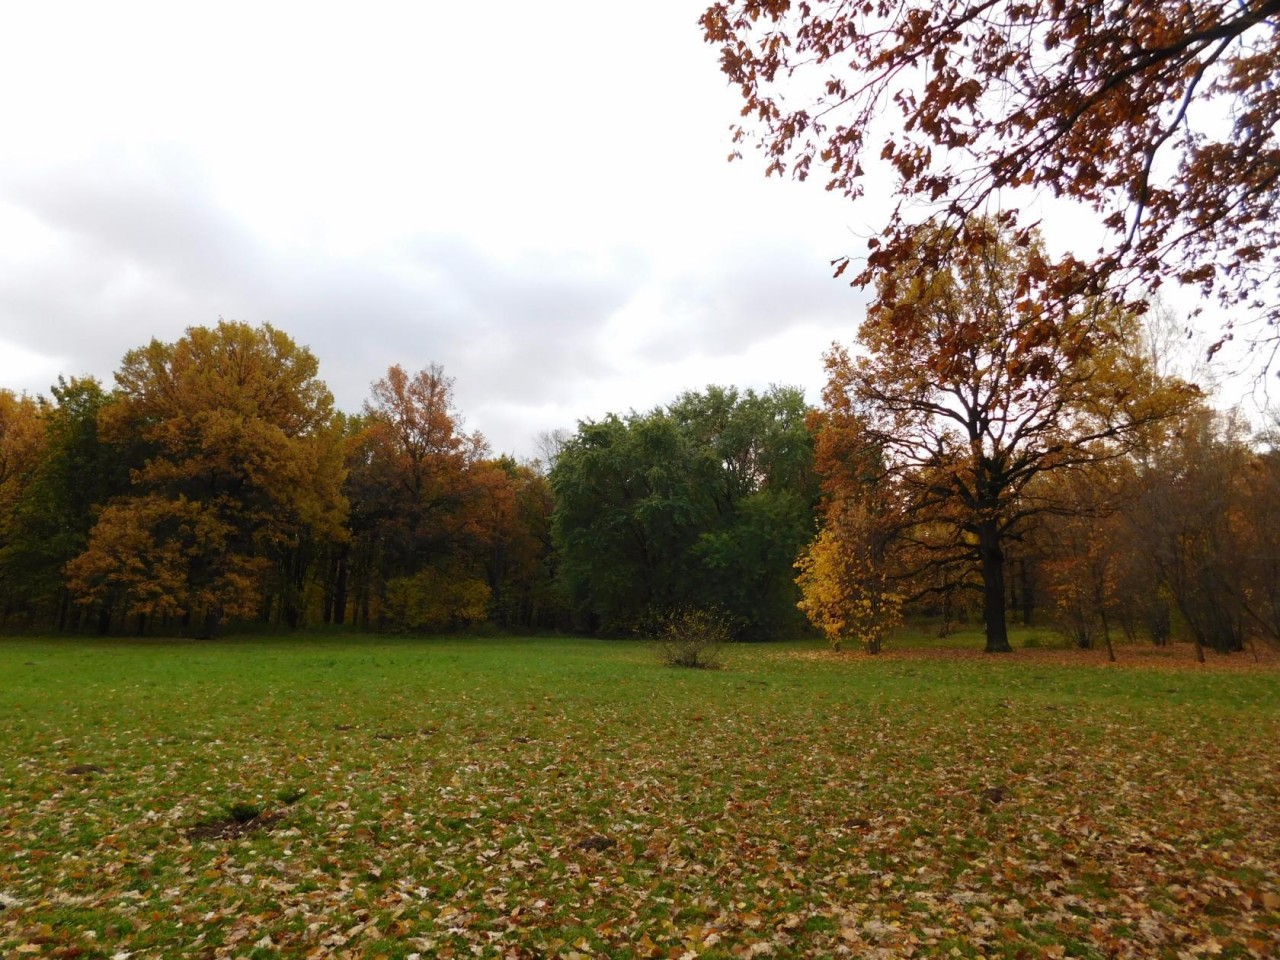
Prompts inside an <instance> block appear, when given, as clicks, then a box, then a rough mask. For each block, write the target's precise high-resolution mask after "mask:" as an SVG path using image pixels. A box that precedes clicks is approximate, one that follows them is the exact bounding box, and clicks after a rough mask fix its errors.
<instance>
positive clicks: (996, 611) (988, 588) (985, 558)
mask: <svg viewBox="0 0 1280 960" xmlns="http://www.w3.org/2000/svg"><path fill="white" fill-rule="evenodd" d="M978 549H979V551H980V553H981V556H982V618H983V619H984V620H985V621H986V625H987V648H986V652H987V653H1012V652H1013V647H1011V646H1009V628H1008V624H1007V623H1006V621H1005V615H1004V611H1005V608H1004V596H1005V593H1004V551H1002V550H1001V549H1000V530H999V528H998V527H997V526H996V522H995V521H994V520H984V521H982V523H981V524H979V525H978Z"/></svg>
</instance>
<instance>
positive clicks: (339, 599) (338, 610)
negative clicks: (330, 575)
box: [333, 544, 348, 626]
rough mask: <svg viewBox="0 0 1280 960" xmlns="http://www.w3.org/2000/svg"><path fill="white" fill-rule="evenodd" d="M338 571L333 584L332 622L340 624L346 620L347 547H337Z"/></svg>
mask: <svg viewBox="0 0 1280 960" xmlns="http://www.w3.org/2000/svg"><path fill="white" fill-rule="evenodd" d="M338 550H339V553H338V572H337V577H336V579H335V582H334V585H333V622H334V623H336V624H338V625H339V626H341V625H342V624H344V623H346V622H347V571H348V567H347V547H346V545H345V544H344V545H343V546H341V547H339V548H338Z"/></svg>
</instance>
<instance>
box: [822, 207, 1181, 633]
mask: <svg viewBox="0 0 1280 960" xmlns="http://www.w3.org/2000/svg"><path fill="white" fill-rule="evenodd" d="M945 230H946V228H943V227H933V226H929V227H925V228H922V229H921V231H920V233H921V234H922V235H923V240H924V241H925V242H923V243H922V244H921V247H920V248H919V252H917V253H915V254H914V255H913V256H912V257H911V258H909V259H907V260H906V261H904V262H903V263H902V264H901V266H900V269H899V273H898V274H897V275H896V276H895V277H893V278H892V280H893V281H895V283H894V289H895V291H896V294H895V298H894V299H893V300H886V299H885V298H884V296H883V290H882V296H881V299H880V300H879V301H878V302H877V305H876V306H874V307H873V308H872V309H871V310H870V311H869V312H868V316H867V319H866V321H865V322H864V323H863V325H862V327H861V328H860V330H859V337H858V339H859V341H860V343H861V346H862V348H863V350H864V353H863V355H861V356H859V357H857V358H854V357H852V356H851V355H850V354H849V352H848V351H846V350H845V349H843V348H841V347H838V346H837V347H833V349H832V350H831V352H830V353H829V354H828V355H827V369H828V373H829V375H830V382H829V383H828V385H827V389H826V392H825V401H826V408H827V416H826V418H825V419H826V421H827V422H828V424H829V426H830V428H831V429H836V428H838V429H839V430H840V431H841V433H842V439H841V442H840V443H838V444H826V443H824V442H823V440H822V439H821V438H820V440H819V450H820V451H823V450H831V451H832V455H830V456H827V457H825V458H824V459H823V460H820V461H819V467H820V469H823V470H824V472H825V474H826V475H827V483H826V484H825V491H826V494H827V503H828V504H829V505H834V507H833V508H839V509H843V506H844V505H847V501H848V499H849V497H845V496H841V488H842V487H851V486H856V485H865V484H867V483H868V482H869V483H871V484H873V485H874V489H875V491H876V499H877V502H878V503H879V504H880V505H881V509H879V510H877V511H872V513H871V514H869V516H870V515H875V516H877V517H878V522H879V523H880V524H882V525H886V526H887V527H888V529H887V530H886V531H884V532H883V534H882V535H881V539H888V540H890V541H892V543H893V545H894V546H893V547H892V550H893V553H894V556H893V558H892V559H893V562H894V565H895V566H896V570H895V571H894V576H895V577H896V579H897V581H898V583H899V585H900V591H905V592H907V593H908V594H909V593H910V591H911V590H912V589H915V590H917V591H918V592H921V593H926V592H930V591H936V590H938V589H940V588H947V587H949V586H951V585H954V584H955V583H957V582H961V581H962V579H963V578H962V576H961V573H962V572H963V569H964V568H965V567H966V566H970V567H976V569H977V570H978V572H980V574H981V585H982V593H983V616H984V619H985V621H986V630H987V646H986V649H987V650H988V651H989V652H1003V651H1008V650H1009V649H1010V646H1009V640H1008V633H1007V628H1006V621H1005V580H1004V551H1005V547H1006V545H1007V543H1008V542H1009V540H1010V538H1013V537H1016V536H1018V535H1019V534H1020V533H1021V532H1022V530H1024V529H1025V525H1026V523H1027V521H1028V519H1029V518H1031V517H1033V516H1035V515H1036V514H1038V513H1041V512H1044V511H1046V510H1054V509H1063V508H1066V509H1070V507H1069V505H1064V504H1061V503H1057V502H1055V501H1054V500H1053V499H1052V498H1051V497H1048V498H1047V497H1045V496H1044V495H1043V494H1042V493H1040V492H1039V491H1038V490H1037V488H1036V487H1035V486H1034V485H1033V481H1035V480H1036V479H1037V478H1038V477H1040V476H1041V475H1042V474H1045V473H1047V472H1050V471H1073V470H1084V469H1088V468H1089V467H1091V466H1092V465H1095V464H1098V463H1100V462H1104V461H1106V460H1108V459H1111V458H1115V457H1118V456H1121V455H1122V454H1124V453H1125V452H1126V451H1128V450H1130V449H1132V448H1133V447H1134V446H1135V445H1136V444H1139V443H1141V442H1143V441H1144V440H1146V439H1147V438H1148V437H1149V435H1150V431H1151V430H1152V429H1154V428H1155V425H1156V424H1158V423H1160V422H1162V421H1163V420H1165V419H1167V418H1169V417H1171V416H1172V415H1174V414H1175V413H1177V412H1178V411H1180V410H1181V409H1183V408H1184V407H1185V406H1186V404H1187V402H1188V401H1189V399H1190V398H1191V397H1192V395H1193V394H1194V391H1192V390H1190V389H1188V388H1185V387H1184V386H1182V385H1181V384H1178V383H1175V382H1166V381H1162V380H1161V379H1160V378H1158V377H1157V376H1155V374H1153V373H1152V371H1151V369H1150V367H1149V364H1148V363H1147V361H1146V360H1145V358H1144V354H1143V352H1142V350H1141V349H1140V346H1139V336H1138V333H1139V325H1138V318H1136V317H1135V316H1134V315H1133V314H1132V313H1130V312H1128V311H1125V310H1123V309H1119V308H1117V307H1116V306H1115V305H1114V304H1112V303H1111V302H1110V301H1109V300H1108V299H1106V298H1102V297H1088V298H1081V299H1079V300H1077V301H1076V302H1074V303H1072V304H1069V305H1067V306H1066V307H1065V308H1063V309H1062V310H1061V311H1060V320H1059V322H1057V323H1056V324H1055V328H1054V332H1053V334H1052V335H1051V336H1044V335H1042V333H1041V332H1040V329H1039V328H1040V327H1041V325H1042V324H1044V323H1045V317H1044V313H1043V312H1041V311H1038V310H1037V309H1035V306H1034V305H1035V304H1036V303H1037V302H1038V299H1037V298H1036V297H1035V296H1034V295H1031V296H1028V293H1027V290H1026V289H1025V287H1024V283H1023V280H1022V277H1023V276H1024V275H1025V272H1026V267H1027V262H1028V261H1031V260H1043V259H1044V254H1043V252H1042V251H1041V250H1040V249H1039V247H1038V245H1036V244H1034V243H1032V244H1030V245H1027V246H1022V245H1020V244H1019V243H1018V242H1017V241H1016V240H1015V239H1013V238H1010V237H1008V236H1004V235H1001V234H1000V233H999V231H998V228H997V227H996V225H995V224H993V223H991V222H990V221H975V222H972V223H970V224H969V225H968V229H967V232H966V236H965V237H964V238H963V239H960V238H957V239H956V241H955V243H954V251H953V255H952V259H951V262H950V264H949V265H948V266H938V265H937V262H936V261H935V260H934V259H933V258H932V257H931V255H930V253H929V251H931V250H932V249H933V247H934V246H935V244H936V242H937V234H938V233H940V232H945ZM820 422H821V421H820ZM837 453H838V454H839V456H836V455H835V454H837ZM850 464H852V465H854V468H853V469H851V468H850ZM867 471H872V474H871V475H868V472H867ZM853 496H854V497H855V498H856V496H857V493H856V491H854V494H853ZM863 499H864V500H865V497H863ZM878 550H880V552H881V553H883V552H884V549H883V548H878ZM956 568H959V569H960V571H961V573H956V574H951V575H947V576H939V575H938V574H939V572H940V571H944V570H948V569H950V570H954V569H956Z"/></svg>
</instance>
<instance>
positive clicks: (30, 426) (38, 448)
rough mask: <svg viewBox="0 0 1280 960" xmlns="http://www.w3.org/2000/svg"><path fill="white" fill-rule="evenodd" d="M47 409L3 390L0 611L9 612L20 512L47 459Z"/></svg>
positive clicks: (0, 403) (0, 422) (0, 409)
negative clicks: (11, 565)
mask: <svg viewBox="0 0 1280 960" xmlns="http://www.w3.org/2000/svg"><path fill="white" fill-rule="evenodd" d="M44 445H45V409H44V405H43V404H42V403H41V402H40V401H37V400H34V399H32V398H31V397H28V396H26V395H25V394H21V395H19V394H15V393H14V392H13V391H11V390H2V389H0V609H7V608H8V606H9V602H10V601H11V600H12V599H13V598H12V596H11V595H10V589H9V588H10V581H11V579H12V578H11V576H10V575H9V574H10V571H9V570H8V569H7V568H8V567H9V565H10V562H11V559H12V558H11V556H10V554H11V553H12V548H13V546H14V539H15V537H16V536H17V533H18V531H17V526H18V517H19V510H20V507H21V505H22V503H23V500H24V498H25V497H26V495H27V492H28V490H29V488H30V486H31V482H32V480H33V478H34V477H35V476H36V472H37V471H38V469H39V467H40V463H41V459H42V457H43V455H44Z"/></svg>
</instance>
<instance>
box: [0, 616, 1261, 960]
mask: <svg viewBox="0 0 1280 960" xmlns="http://www.w3.org/2000/svg"><path fill="white" fill-rule="evenodd" d="M1015 644H1017V641H1016V640H1015ZM916 646H918V647H921V648H924V649H919V650H916V651H914V652H911V653H898V654H894V655H892V656H888V657H883V658H880V659H871V658H866V657H859V656H833V655H830V654H827V653H826V652H824V651H822V650H820V649H819V648H818V647H817V646H816V645H767V646H740V647H736V648H730V649H729V650H728V651H727V655H726V657H725V668H724V669H722V670H719V671H688V670H672V669H668V668H663V667H661V666H659V665H658V664H657V663H656V661H655V660H654V659H653V657H652V656H651V653H650V651H648V650H646V649H645V648H644V647H642V646H639V645H636V644H630V643H609V642H596V641H586V640H566V639H554V638H539V639H535V640H511V639H469V640H453V639H438V640H399V641H395V640H383V639H358V638H350V637H348V638H344V639H341V640H338V639H309V638H295V639H288V638H269V639H259V640H253V639H247V638H245V639H235V640H228V641H223V642H219V643H215V644H208V643H193V642H183V641H159V640H156V641H110V642H86V641H83V640H75V641H71V640H39V639H22V640H8V641H0V730H3V731H4V749H3V751H0V955H3V956H6V957H7V956H17V957H22V956H27V955H30V956H51V957H84V958H93V957H103V958H111V957H117V956H120V955H121V954H124V955H127V956H129V957H130V958H145V957H202V958H203V957H209V958H215V957H229V958H231V957H259V956H260V957H268V956H270V957H275V956H291V957H310V956H317V957H320V956H335V957H336V956H351V957H368V958H376V957H386V958H388V960H394V958H403V957H411V956H413V955H415V954H416V955H418V956H419V957H421V958H427V957H450V956H455V957H464V956H466V957H470V956H493V957H540V956H564V957H572V956H574V955H575V954H576V955H579V956H610V957H613V956H618V957H628V956H639V957H644V956H661V957H668V956H677V957H678V956H705V957H711V958H715V957H741V956H764V955H769V956H775V957H792V956H841V955H847V956H855V957H869V956H886V957H888V956H909V955H915V956H940V957H941V956H962V957H976V956H987V957H1009V958H1014V957H1041V956H1045V957H1052V956H1080V957H1098V958H1101V957H1112V956H1135V957H1170V958H1176V957H1182V956H1200V955H1216V956H1225V957H1232V956H1235V957H1250V956H1253V957H1269V956H1274V955H1276V954H1277V953H1280V885H1278V880H1277V878H1278V877H1280V749H1278V748H1277V744H1280V683H1278V682H1277V681H1278V679H1280V674H1277V673H1276V672H1275V671H1274V670H1271V669H1250V670H1242V669H1233V670H1221V669H1212V668H1211V669H1207V670H1206V669H1184V668H1181V667H1178V668H1169V667H1162V668H1161V669H1119V670H1117V669H1114V668H1106V667H1104V666H1100V665H1099V663H1100V661H1098V660H1097V658H1093V659H1089V658H1087V657H1075V656H1074V655H1072V656H1067V655H1066V654H1064V653H1063V652H1060V651H1048V650H1027V651H1020V652H1018V653H1015V654H1013V655H1011V656H1007V657H997V658H990V657H967V656H962V655H960V653H959V652H958V651H954V650H950V649H943V650H938V649H933V647H934V646H936V645H932V644H929V643H922V644H916ZM1125 659H1126V651H1124V650H1122V651H1121V661H1122V662H1123V661H1125ZM1233 662H1235V663H1243V662H1244V661H1241V660H1239V659H1238V658H1237V659H1236V660H1235V661H1233ZM73 770H75V771H79V772H68V771H73Z"/></svg>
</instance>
